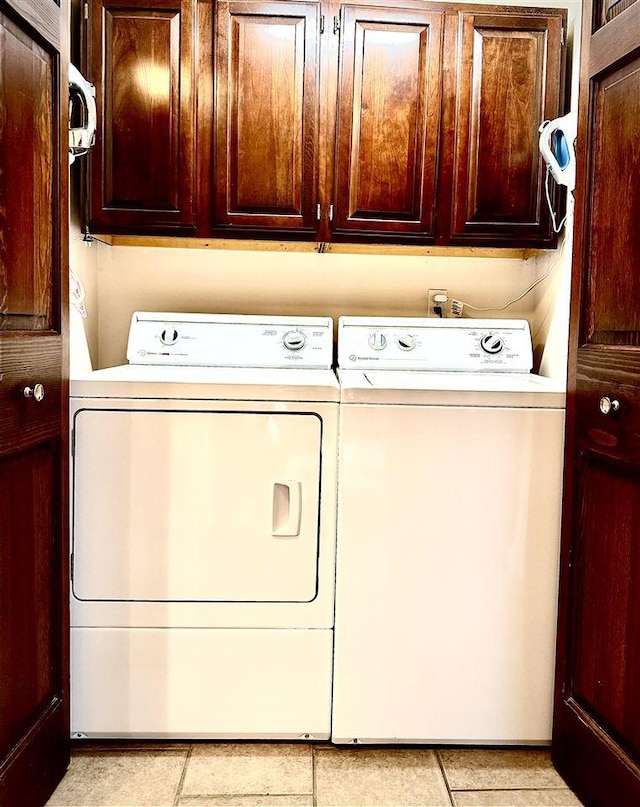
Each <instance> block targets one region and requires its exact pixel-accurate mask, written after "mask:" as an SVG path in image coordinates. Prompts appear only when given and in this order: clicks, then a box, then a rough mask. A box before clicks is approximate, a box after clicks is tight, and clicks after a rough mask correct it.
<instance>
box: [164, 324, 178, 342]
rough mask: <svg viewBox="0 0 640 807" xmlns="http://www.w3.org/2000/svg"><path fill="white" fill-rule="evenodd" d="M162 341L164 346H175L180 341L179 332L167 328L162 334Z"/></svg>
mask: <svg viewBox="0 0 640 807" xmlns="http://www.w3.org/2000/svg"><path fill="white" fill-rule="evenodd" d="M160 341H161V342H162V344H163V345H175V343H176V342H177V341H178V331H176V329H175V328H165V329H164V331H162V333H161V334H160Z"/></svg>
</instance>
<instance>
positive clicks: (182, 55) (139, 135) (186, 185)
mask: <svg viewBox="0 0 640 807" xmlns="http://www.w3.org/2000/svg"><path fill="white" fill-rule="evenodd" d="M91 13H92V19H91V34H92V38H91V44H90V51H91V54H90V68H91V80H92V81H94V82H95V83H96V96H97V105H98V120H99V121H101V125H100V127H99V130H98V132H97V135H96V138H97V140H96V150H95V153H94V154H93V155H92V156H91V185H92V220H93V222H94V224H97V225H102V224H107V225H112V226H115V227H117V226H122V227H129V228H132V227H133V228H135V227H136V226H141V225H147V226H149V225H150V226H153V225H158V226H172V225H194V224H195V219H194V210H193V198H192V197H193V190H192V187H193V176H194V145H193V141H194V121H193V117H194V109H193V107H194V104H193V98H192V89H191V87H192V85H193V75H192V74H193V72H194V68H193V65H194V62H193V32H192V28H193V13H192V3H191V1H190V0H183V2H180V0H177V2H173V3H172V2H169V3H161V4H153V5H152V4H150V3H149V2H141V3H137V4H136V6H135V7H131V4H128V5H125V4H123V3H120V2H118V0H106V1H105V2H103V3H97V4H95V5H94V7H93V8H92V12H91Z"/></svg>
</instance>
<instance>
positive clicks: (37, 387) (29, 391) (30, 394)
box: [22, 384, 44, 403]
mask: <svg viewBox="0 0 640 807" xmlns="http://www.w3.org/2000/svg"><path fill="white" fill-rule="evenodd" d="M22 394H23V395H24V397H25V398H33V400H34V401H36V403H40V401H41V400H42V399H43V398H44V386H43V385H42V384H34V385H33V387H25V388H24V389H23V390H22Z"/></svg>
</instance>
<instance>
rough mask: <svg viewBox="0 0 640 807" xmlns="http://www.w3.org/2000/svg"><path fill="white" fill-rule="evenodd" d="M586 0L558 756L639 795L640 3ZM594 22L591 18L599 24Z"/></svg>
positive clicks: (591, 801) (586, 792)
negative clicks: (606, 14)
mask: <svg viewBox="0 0 640 807" xmlns="http://www.w3.org/2000/svg"><path fill="white" fill-rule="evenodd" d="M598 5H599V4H597V3H594V4H593V8H592V3H591V2H590V1H589V2H587V3H585V9H584V15H585V17H584V25H583V38H582V43H583V44H582V70H581V91H580V92H581V95H580V120H579V128H578V144H579V146H580V150H579V154H580V155H581V159H580V163H579V166H578V169H579V170H578V186H577V194H576V226H575V234H576V235H575V241H574V285H573V291H572V297H573V299H572V311H573V316H572V322H571V343H570V373H569V392H570V395H569V398H568V402H569V406H568V412H567V415H568V418H567V424H568V426H567V453H566V475H565V519H564V530H563V550H562V551H563V555H562V571H561V599H560V620H559V632H558V668H557V681H556V708H555V722H554V736H553V749H552V750H553V759H554V762H555V764H556V765H557V767H558V769H559V771H560V773H561V774H562V775H563V776H564V777H565V779H566V780H567V781H568V783H569V784H570V785H571V787H572V788H573V789H574V790H575V791H576V793H577V794H578V796H579V797H580V798H581V800H582V801H583V802H584V803H585V804H588V805H590V807H610V805H615V806H616V807H632V805H633V806H634V807H636V806H637V805H638V804H640V228H639V227H638V222H639V220H640V134H639V130H638V119H639V118H638V115H639V110H640V106H639V104H640V101H639V99H640V2H635V3H634V4H632V5H630V6H629V7H628V8H626V9H625V10H623V11H621V12H620V13H619V14H618V15H617V16H615V17H614V18H613V19H612V20H611V21H610V22H609V23H607V24H606V25H604V27H602V28H598V25H597V20H598V18H599V15H598V13H597V12H598V8H597V6H598ZM594 23H595V24H594Z"/></svg>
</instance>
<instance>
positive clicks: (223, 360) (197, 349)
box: [127, 311, 333, 369]
mask: <svg viewBox="0 0 640 807" xmlns="http://www.w3.org/2000/svg"><path fill="white" fill-rule="evenodd" d="M127 359H128V361H129V363H130V364H160V365H176V366H177V365H189V366H203V367H257V368H259V367H264V368H283V367H300V368H301V369H328V368H330V367H331V365H332V359H333V322H332V320H331V319H330V318H329V317H259V316H248V315H238V316H234V315H223V314H220V315H217V314H170V313H155V312H144V311H137V312H136V313H135V314H134V315H133V317H132V318H131V327H130V328H129V343H128V345H127Z"/></svg>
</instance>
